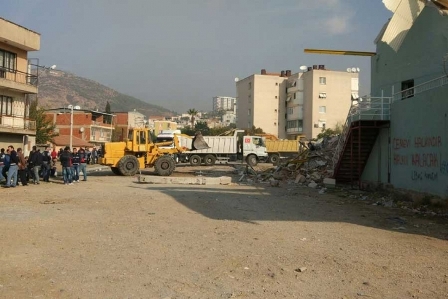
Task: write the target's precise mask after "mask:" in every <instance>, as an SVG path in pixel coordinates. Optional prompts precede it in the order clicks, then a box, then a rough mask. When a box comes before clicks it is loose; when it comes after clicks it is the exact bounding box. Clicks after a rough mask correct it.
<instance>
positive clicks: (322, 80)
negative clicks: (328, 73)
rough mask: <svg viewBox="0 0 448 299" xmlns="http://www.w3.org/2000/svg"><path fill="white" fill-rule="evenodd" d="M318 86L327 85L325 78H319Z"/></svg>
mask: <svg viewBox="0 0 448 299" xmlns="http://www.w3.org/2000/svg"><path fill="white" fill-rule="evenodd" d="M319 84H321V85H326V84H327V78H326V77H319Z"/></svg>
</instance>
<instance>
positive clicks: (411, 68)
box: [362, 7, 448, 197]
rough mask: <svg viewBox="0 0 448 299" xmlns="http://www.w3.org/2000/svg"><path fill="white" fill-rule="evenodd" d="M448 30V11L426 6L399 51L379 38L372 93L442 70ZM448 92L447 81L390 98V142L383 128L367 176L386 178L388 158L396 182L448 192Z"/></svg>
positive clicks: (399, 185) (398, 87)
mask: <svg viewBox="0 0 448 299" xmlns="http://www.w3.org/2000/svg"><path fill="white" fill-rule="evenodd" d="M447 32H448V17H444V16H441V15H440V14H439V13H438V11H437V10H435V9H433V8H431V7H425V9H424V10H423V11H422V13H421V14H420V16H419V17H418V19H417V20H416V22H415V23H414V25H413V27H412V28H411V29H410V31H409V33H408V34H407V36H406V39H405V40H404V42H403V44H402V46H401V48H400V49H399V50H398V52H395V51H393V50H392V49H391V48H390V47H389V46H388V45H387V44H385V43H379V44H378V45H377V53H378V54H377V55H376V56H374V57H373V58H372V95H373V96H379V95H381V92H382V91H384V94H385V95H391V94H392V91H393V90H394V91H395V92H399V91H400V90H401V82H402V81H405V80H409V79H414V81H415V85H419V84H422V83H424V82H427V81H428V80H430V79H433V78H436V77H440V76H441V75H443V74H444V72H443V62H442V61H443V57H444V55H445V54H446V53H447V52H448V43H447V38H448V33H447ZM447 94H448V86H443V87H438V88H435V89H432V90H429V91H425V92H422V93H420V94H416V95H414V96H413V97H410V98H407V99H404V100H398V101H396V102H394V103H393V104H392V106H391V117H390V119H391V127H390V144H389V143H388V141H387V140H386V138H385V135H384V134H386V133H382V134H381V136H382V137H381V139H378V140H377V142H376V145H375V148H374V150H373V151H372V154H371V155H370V157H369V161H368V164H367V167H366V168H365V170H364V173H363V176H362V177H363V179H364V180H368V181H380V182H384V183H387V182H388V181H387V176H385V169H387V167H386V166H387V163H389V164H390V183H391V184H392V185H393V186H394V187H396V188H401V189H406V190H413V191H418V192H426V193H430V194H435V195H439V196H442V197H447V196H448V102H447V100H446V95H447ZM386 153H388V154H386ZM378 165H379V167H380V168H381V169H380V170H378V169H377V168H376V167H377V166H378ZM378 173H379V174H380V175H379V176H378Z"/></svg>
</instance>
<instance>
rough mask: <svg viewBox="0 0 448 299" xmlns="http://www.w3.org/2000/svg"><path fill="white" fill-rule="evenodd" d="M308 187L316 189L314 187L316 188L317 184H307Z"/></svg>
mask: <svg viewBox="0 0 448 299" xmlns="http://www.w3.org/2000/svg"><path fill="white" fill-rule="evenodd" d="M308 187H310V188H316V187H317V184H316V183H315V182H313V181H311V183H309V184H308Z"/></svg>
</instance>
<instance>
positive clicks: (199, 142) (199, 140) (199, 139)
mask: <svg viewBox="0 0 448 299" xmlns="http://www.w3.org/2000/svg"><path fill="white" fill-rule="evenodd" d="M207 148H210V146H208V144H207V142H205V140H204V136H202V133H201V132H199V131H198V132H196V134H195V135H194V138H193V142H192V143H191V150H192V151H194V150H201V149H207Z"/></svg>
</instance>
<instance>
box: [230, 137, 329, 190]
mask: <svg viewBox="0 0 448 299" xmlns="http://www.w3.org/2000/svg"><path fill="white" fill-rule="evenodd" d="M337 142H338V137H333V138H330V139H323V140H319V141H318V142H315V143H308V145H307V146H305V147H304V149H303V151H302V152H300V153H299V154H298V155H297V156H295V157H292V158H289V159H282V160H281V161H280V162H279V164H278V165H277V166H272V167H269V168H267V169H260V168H259V167H258V169H259V170H258V171H256V170H255V169H254V168H252V167H250V166H248V165H246V166H244V169H243V168H240V169H237V170H236V173H238V174H239V175H241V177H240V179H239V182H247V183H254V182H259V183H269V184H270V185H271V186H272V187H278V186H280V182H283V183H284V182H286V183H288V184H301V185H305V186H308V187H310V188H329V187H334V185H335V182H334V180H333V179H331V177H332V176H333V162H332V158H333V155H334V151H335V148H336V145H337Z"/></svg>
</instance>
